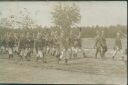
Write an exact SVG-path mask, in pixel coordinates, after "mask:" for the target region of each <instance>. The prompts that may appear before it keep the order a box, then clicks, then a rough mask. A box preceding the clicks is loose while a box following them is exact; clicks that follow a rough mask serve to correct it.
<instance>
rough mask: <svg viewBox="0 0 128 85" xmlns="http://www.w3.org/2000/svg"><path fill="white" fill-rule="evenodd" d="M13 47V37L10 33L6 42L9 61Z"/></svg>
mask: <svg viewBox="0 0 128 85" xmlns="http://www.w3.org/2000/svg"><path fill="white" fill-rule="evenodd" d="M13 47H14V36H13V33H10V34H9V40H8V53H9V59H10V58H13Z"/></svg>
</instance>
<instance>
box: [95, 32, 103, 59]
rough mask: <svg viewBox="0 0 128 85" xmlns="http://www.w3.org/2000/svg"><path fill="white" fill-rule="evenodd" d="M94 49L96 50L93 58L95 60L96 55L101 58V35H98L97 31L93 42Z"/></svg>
mask: <svg viewBox="0 0 128 85" xmlns="http://www.w3.org/2000/svg"><path fill="white" fill-rule="evenodd" d="M94 48H96V53H95V58H97V55H98V53H100V56H102V54H101V35H100V32H99V31H97V36H96V42H95V45H94Z"/></svg>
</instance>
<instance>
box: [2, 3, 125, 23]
mask: <svg viewBox="0 0 128 85" xmlns="http://www.w3.org/2000/svg"><path fill="white" fill-rule="evenodd" d="M58 3H62V4H72V3H76V5H78V6H79V8H80V14H81V23H80V24H79V25H80V26H91V25H101V26H110V25H116V24H121V25H127V2H125V1H78V2H75V1H71V2H70V1H65V2H62V1H60V2H57V1H54V2H51V1H37V2H36V1H30V2H28V1H27V2H24V1H17V2H16V1H15V2H9V1H8V2H7V1H6V2H4V1H3V2H2V1H1V2H0V12H1V13H0V18H1V17H7V16H9V15H11V14H14V15H19V11H20V10H22V9H23V8H27V9H28V11H29V12H30V13H29V14H30V16H31V17H32V18H33V19H34V21H35V22H36V23H37V24H39V25H42V26H51V25H53V24H52V23H51V22H52V21H51V18H52V15H51V14H50V12H51V11H52V9H53V6H54V5H56V4H58Z"/></svg>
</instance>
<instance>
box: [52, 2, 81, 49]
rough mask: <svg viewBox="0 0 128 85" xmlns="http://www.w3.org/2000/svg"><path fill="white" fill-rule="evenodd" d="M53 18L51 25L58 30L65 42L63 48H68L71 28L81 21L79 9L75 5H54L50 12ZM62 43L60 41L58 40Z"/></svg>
mask: <svg viewBox="0 0 128 85" xmlns="http://www.w3.org/2000/svg"><path fill="white" fill-rule="evenodd" d="M51 14H52V16H53V18H52V20H53V23H54V24H55V25H56V26H58V27H59V28H60V31H59V32H61V33H63V34H60V36H61V35H62V36H63V38H61V39H63V40H64V41H65V42H63V43H64V44H65V47H68V44H69V36H70V31H71V27H72V26H74V25H75V24H77V23H79V22H80V20H81V16H80V9H79V7H78V6H76V5H75V4H73V5H62V4H59V5H55V7H54V9H53V11H52V12H51ZM60 41H62V40H60Z"/></svg>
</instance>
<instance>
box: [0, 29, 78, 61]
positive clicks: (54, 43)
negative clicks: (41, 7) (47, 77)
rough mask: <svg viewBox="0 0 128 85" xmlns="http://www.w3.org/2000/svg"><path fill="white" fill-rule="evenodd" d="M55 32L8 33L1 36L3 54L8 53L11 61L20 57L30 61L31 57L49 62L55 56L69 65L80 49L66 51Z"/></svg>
mask: <svg viewBox="0 0 128 85" xmlns="http://www.w3.org/2000/svg"><path fill="white" fill-rule="evenodd" d="M56 33H57V32H56V31H55V32H52V33H50V32H41V31H38V32H35V33H33V32H31V31H27V32H20V33H17V32H12V31H10V32H7V33H5V34H4V35H2V36H1V39H0V41H1V42H0V47H1V53H5V52H6V53H8V57H9V59H12V58H13V57H14V56H15V55H18V56H19V58H20V60H23V59H24V58H25V59H26V60H28V61H30V60H31V56H36V60H37V61H39V60H43V62H44V63H46V62H47V56H54V57H56V58H57V60H58V63H59V61H60V60H62V59H63V60H65V62H66V63H67V61H68V59H69V58H73V57H76V56H77V52H78V51H77V50H78V48H77V47H76V46H73V47H72V48H70V49H66V48H65V47H63V46H62V45H60V41H59V40H58V37H56V36H57V35H56ZM69 55H70V56H69Z"/></svg>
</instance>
